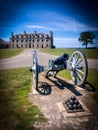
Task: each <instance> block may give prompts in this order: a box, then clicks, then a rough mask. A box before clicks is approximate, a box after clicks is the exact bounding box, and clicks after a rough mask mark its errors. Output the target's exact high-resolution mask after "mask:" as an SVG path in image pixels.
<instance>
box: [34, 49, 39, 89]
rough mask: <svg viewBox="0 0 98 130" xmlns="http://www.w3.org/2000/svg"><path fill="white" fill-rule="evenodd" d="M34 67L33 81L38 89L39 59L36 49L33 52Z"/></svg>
mask: <svg viewBox="0 0 98 130" xmlns="http://www.w3.org/2000/svg"><path fill="white" fill-rule="evenodd" d="M33 68H34V71H33V72H34V73H33V83H34V87H35V89H37V87H38V59H37V53H36V51H35V50H34V53H33Z"/></svg>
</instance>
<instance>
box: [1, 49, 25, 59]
mask: <svg viewBox="0 0 98 130" xmlns="http://www.w3.org/2000/svg"><path fill="white" fill-rule="evenodd" d="M23 50H24V49H23V48H8V49H0V59H2V58H9V57H12V56H15V55H17V54H19V53H21V52H22V51H23Z"/></svg>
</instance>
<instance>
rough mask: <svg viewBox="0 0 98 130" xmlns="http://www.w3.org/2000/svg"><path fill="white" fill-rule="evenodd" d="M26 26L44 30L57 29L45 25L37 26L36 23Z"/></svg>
mask: <svg viewBox="0 0 98 130" xmlns="http://www.w3.org/2000/svg"><path fill="white" fill-rule="evenodd" d="M26 27H27V28H32V29H33V28H36V29H44V30H58V29H56V28H51V27H46V26H38V25H26Z"/></svg>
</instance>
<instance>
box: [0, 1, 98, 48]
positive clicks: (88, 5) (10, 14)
mask: <svg viewBox="0 0 98 130" xmlns="http://www.w3.org/2000/svg"><path fill="white" fill-rule="evenodd" d="M97 5H98V4H97V0H0V38H2V39H4V40H6V41H8V40H9V38H10V35H11V32H14V34H19V33H23V31H26V32H27V33H32V32H34V31H35V30H36V31H37V32H43V33H47V34H49V31H50V30H51V31H53V33H54V45H55V46H56V47H82V45H81V43H80V42H79V41H78V38H79V36H80V33H81V32H83V31H93V32H94V34H95V35H96V38H95V40H94V44H93V46H98V8H97ZM89 46H90V45H89Z"/></svg>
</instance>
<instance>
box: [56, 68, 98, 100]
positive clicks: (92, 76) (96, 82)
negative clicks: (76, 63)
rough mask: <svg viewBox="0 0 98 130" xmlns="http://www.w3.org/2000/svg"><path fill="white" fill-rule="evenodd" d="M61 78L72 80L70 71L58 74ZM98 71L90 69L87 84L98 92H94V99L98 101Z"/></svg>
mask: <svg viewBox="0 0 98 130" xmlns="http://www.w3.org/2000/svg"><path fill="white" fill-rule="evenodd" d="M58 75H59V76H60V77H63V78H67V79H71V76H70V72H69V70H63V71H60V72H59V73H58ZM97 75H98V69H88V76H87V82H88V83H89V84H90V85H92V86H93V87H94V88H95V89H96V91H95V92H94V95H93V96H94V98H95V99H96V100H98V78H97Z"/></svg>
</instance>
